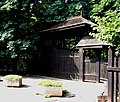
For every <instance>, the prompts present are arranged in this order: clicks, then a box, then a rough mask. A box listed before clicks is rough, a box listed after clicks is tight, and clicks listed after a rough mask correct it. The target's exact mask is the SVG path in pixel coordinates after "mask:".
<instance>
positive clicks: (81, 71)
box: [79, 48, 84, 81]
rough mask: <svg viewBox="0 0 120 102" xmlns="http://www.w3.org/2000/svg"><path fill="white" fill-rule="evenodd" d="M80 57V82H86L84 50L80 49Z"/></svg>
mask: <svg viewBox="0 0 120 102" xmlns="http://www.w3.org/2000/svg"><path fill="white" fill-rule="evenodd" d="M79 53H80V54H79V55H80V68H79V79H80V81H84V69H83V67H84V65H83V64H84V56H83V53H84V50H83V48H80V49H79Z"/></svg>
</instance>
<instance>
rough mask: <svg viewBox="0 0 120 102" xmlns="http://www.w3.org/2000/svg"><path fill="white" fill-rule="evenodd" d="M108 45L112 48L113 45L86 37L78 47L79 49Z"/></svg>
mask: <svg viewBox="0 0 120 102" xmlns="http://www.w3.org/2000/svg"><path fill="white" fill-rule="evenodd" d="M106 45H107V46H110V45H111V44H109V43H107V42H105V41H102V40H99V39H96V38H93V37H91V36H85V37H83V38H82V39H81V40H80V41H79V43H78V44H77V45H76V46H77V47H92V46H106Z"/></svg>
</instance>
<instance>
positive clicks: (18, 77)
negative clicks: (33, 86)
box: [5, 75, 22, 80]
mask: <svg viewBox="0 0 120 102" xmlns="http://www.w3.org/2000/svg"><path fill="white" fill-rule="evenodd" d="M5 79H6V80H20V79H22V76H20V75H6V76H5Z"/></svg>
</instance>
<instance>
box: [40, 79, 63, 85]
mask: <svg viewBox="0 0 120 102" xmlns="http://www.w3.org/2000/svg"><path fill="white" fill-rule="evenodd" d="M39 85H42V86H54V87H61V86H62V83H61V82H58V81H54V80H47V79H45V80H41V81H40V83H39Z"/></svg>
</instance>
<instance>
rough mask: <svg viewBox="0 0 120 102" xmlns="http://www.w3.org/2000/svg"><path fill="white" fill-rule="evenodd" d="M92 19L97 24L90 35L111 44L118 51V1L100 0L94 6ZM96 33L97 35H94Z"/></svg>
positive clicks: (119, 16) (119, 7)
mask: <svg viewBox="0 0 120 102" xmlns="http://www.w3.org/2000/svg"><path fill="white" fill-rule="evenodd" d="M92 17H93V18H94V19H95V21H96V22H97V23H98V27H94V28H93V30H94V31H95V33H92V34H91V35H92V36H94V37H96V38H98V39H101V40H104V41H107V42H108V43H112V44H113V46H115V47H116V50H117V51H120V34H119V33H117V31H118V30H119V29H120V2H119V0H101V1H100V2H99V3H98V4H96V5H95V6H94V9H93V15H92ZM96 32H97V33H96Z"/></svg>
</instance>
